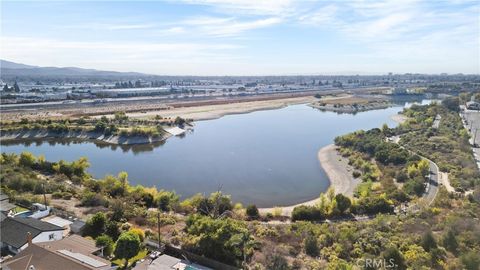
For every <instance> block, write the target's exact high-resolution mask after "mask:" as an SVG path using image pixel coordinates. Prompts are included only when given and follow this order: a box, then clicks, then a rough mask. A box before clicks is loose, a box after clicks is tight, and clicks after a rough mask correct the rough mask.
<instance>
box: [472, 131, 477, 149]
mask: <svg viewBox="0 0 480 270" xmlns="http://www.w3.org/2000/svg"><path fill="white" fill-rule="evenodd" d="M477 131H478V128H475V135H473V146H475V147H476V145H477V142H476V141H477Z"/></svg>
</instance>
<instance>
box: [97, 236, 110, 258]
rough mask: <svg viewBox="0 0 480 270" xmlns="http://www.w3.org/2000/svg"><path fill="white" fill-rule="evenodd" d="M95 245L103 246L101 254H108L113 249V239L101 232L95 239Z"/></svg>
mask: <svg viewBox="0 0 480 270" xmlns="http://www.w3.org/2000/svg"><path fill="white" fill-rule="evenodd" d="M95 246H97V247H101V248H103V256H110V255H111V254H112V251H113V240H112V238H111V237H110V236H108V235H105V234H102V235H100V236H99V237H97V239H95Z"/></svg>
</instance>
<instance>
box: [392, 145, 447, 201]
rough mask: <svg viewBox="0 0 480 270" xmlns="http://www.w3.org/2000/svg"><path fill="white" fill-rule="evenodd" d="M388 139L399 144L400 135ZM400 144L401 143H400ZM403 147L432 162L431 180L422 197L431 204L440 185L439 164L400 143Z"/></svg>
mask: <svg viewBox="0 0 480 270" xmlns="http://www.w3.org/2000/svg"><path fill="white" fill-rule="evenodd" d="M387 141H389V142H393V143H396V144H398V143H399V142H400V137H399V136H393V137H391V138H387ZM399 145H400V144H399ZM400 147H402V148H403V149H406V150H407V151H409V152H411V153H414V154H417V155H418V156H420V157H421V158H423V159H425V160H427V161H428V162H429V163H430V173H429V180H428V182H427V187H426V189H425V192H424V193H423V195H422V197H423V199H424V200H425V202H426V203H427V205H428V206H430V205H431V204H432V203H433V201H434V200H435V196H437V192H438V187H439V185H440V184H439V176H440V170H439V169H438V166H437V164H435V162H433V161H431V160H430V159H428V158H426V157H423V156H421V155H419V154H418V153H416V152H415V151H412V150H410V149H408V148H406V147H404V146H403V145H400Z"/></svg>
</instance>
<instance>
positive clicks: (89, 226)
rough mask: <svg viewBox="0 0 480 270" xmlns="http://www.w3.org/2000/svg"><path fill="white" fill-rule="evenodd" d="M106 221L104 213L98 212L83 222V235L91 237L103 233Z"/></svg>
mask: <svg viewBox="0 0 480 270" xmlns="http://www.w3.org/2000/svg"><path fill="white" fill-rule="evenodd" d="M106 223H107V217H106V216H105V213H103V212H98V213H96V214H95V215H93V216H92V217H91V218H89V219H88V220H87V223H86V224H85V231H84V232H85V235H89V236H91V237H93V238H96V237H97V236H99V235H101V234H103V233H104V232H105V225H106Z"/></svg>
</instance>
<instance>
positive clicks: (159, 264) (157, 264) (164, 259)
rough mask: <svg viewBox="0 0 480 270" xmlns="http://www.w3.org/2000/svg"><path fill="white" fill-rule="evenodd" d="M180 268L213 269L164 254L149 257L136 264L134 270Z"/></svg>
mask: <svg viewBox="0 0 480 270" xmlns="http://www.w3.org/2000/svg"><path fill="white" fill-rule="evenodd" d="M170 269H171V270H180V269H198V270H211V268H208V267H205V266H201V265H198V264H195V263H190V262H188V261H186V260H183V259H179V258H175V257H173V256H170V255H166V254H163V255H161V256H160V257H158V258H156V259H153V260H150V259H147V260H145V261H143V262H141V263H139V264H137V266H135V268H133V270H170Z"/></svg>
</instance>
